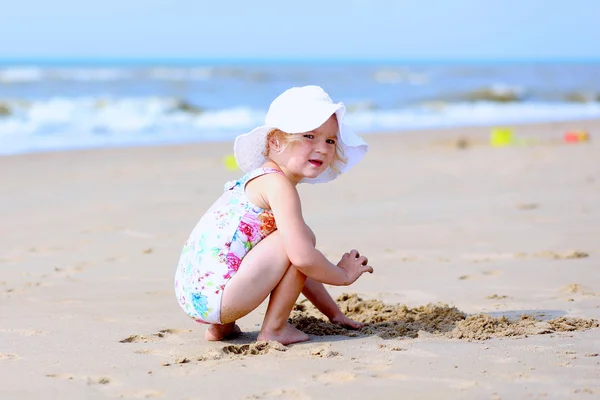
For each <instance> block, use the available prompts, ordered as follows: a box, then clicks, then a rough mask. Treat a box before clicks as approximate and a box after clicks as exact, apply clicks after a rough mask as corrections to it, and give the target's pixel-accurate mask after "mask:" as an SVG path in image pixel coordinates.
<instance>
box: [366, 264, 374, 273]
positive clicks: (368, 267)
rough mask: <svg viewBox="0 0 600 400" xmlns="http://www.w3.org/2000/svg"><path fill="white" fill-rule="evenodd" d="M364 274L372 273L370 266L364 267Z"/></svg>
mask: <svg viewBox="0 0 600 400" xmlns="http://www.w3.org/2000/svg"><path fill="white" fill-rule="evenodd" d="M365 272H368V273H370V274H372V273H373V267H371V266H370V265H365Z"/></svg>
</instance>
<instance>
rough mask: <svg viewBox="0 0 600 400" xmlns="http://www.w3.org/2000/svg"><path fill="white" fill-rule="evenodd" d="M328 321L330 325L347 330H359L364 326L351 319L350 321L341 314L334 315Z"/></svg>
mask: <svg viewBox="0 0 600 400" xmlns="http://www.w3.org/2000/svg"><path fill="white" fill-rule="evenodd" d="M329 321H331V323H332V324H335V325H339V326H342V327H344V328H348V329H360V328H362V327H363V326H365V324H363V323H361V322H358V321H355V320H353V319H350V318H348V317H346V316H345V315H344V314H342V313H340V314H339V315H336V316H335V317H333V318H330V319H329Z"/></svg>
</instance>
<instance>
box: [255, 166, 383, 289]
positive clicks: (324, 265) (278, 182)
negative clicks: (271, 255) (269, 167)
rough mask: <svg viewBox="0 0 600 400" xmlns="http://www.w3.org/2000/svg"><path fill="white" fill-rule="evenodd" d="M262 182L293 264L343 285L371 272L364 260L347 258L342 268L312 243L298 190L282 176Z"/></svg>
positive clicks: (320, 278) (331, 283)
mask: <svg viewBox="0 0 600 400" xmlns="http://www.w3.org/2000/svg"><path fill="white" fill-rule="evenodd" d="M263 182H264V186H263V187H262V192H263V194H264V196H265V200H266V201H267V202H268V204H269V206H270V208H271V210H272V211H273V215H274V216H275V221H276V222H277V229H278V231H279V234H280V235H281V237H282V240H283V244H284V247H285V249H286V252H287V254H288V257H289V259H290V262H291V263H292V264H293V265H294V266H295V267H296V268H298V269H299V270H300V272H302V273H303V274H305V275H306V276H308V277H310V278H313V279H314V280H316V281H319V282H322V283H327V284H330V285H336V286H343V285H349V284H351V283H352V282H354V281H355V280H356V279H358V277H359V276H360V275H362V273H364V272H367V271H369V272H371V271H372V268H371V267H369V266H366V261H367V260H366V258H364V257H359V258H356V259H350V257H345V258H344V259H343V261H344V264H343V265H340V266H338V265H335V264H333V263H331V262H330V261H329V260H327V258H326V257H325V256H324V255H323V253H321V252H320V251H319V250H317V249H316V248H315V246H314V244H313V241H312V237H311V232H310V228H308V226H307V225H306V223H305V221H304V218H303V217H302V209H301V204H300V197H299V196H298V192H297V190H296V188H295V187H294V186H293V185H292V184H291V183H290V182H289V181H288V179H287V178H285V177H283V176H281V175H279V174H269V175H266V176H265V177H264V180H263ZM341 263H342V262H340V264H341ZM363 263H364V264H365V265H362V264H363Z"/></svg>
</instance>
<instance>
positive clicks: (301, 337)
mask: <svg viewBox="0 0 600 400" xmlns="http://www.w3.org/2000/svg"><path fill="white" fill-rule="evenodd" d="M258 340H274V341H276V342H279V343H281V344H283V345H288V344H292V343H299V342H306V341H307V340H310V337H309V336H308V335H307V334H306V333H304V332H302V331H299V330H298V329H296V328H295V327H294V326H293V325H292V324H290V323H289V322H286V324H285V325H284V326H283V328H281V329H278V330H268V329H265V328H264V327H263V329H261V330H260V333H259V334H258Z"/></svg>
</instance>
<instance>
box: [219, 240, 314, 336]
mask: <svg viewBox="0 0 600 400" xmlns="http://www.w3.org/2000/svg"><path fill="white" fill-rule="evenodd" d="M305 279H306V276H305V275H304V274H301V273H300V272H299V271H298V270H297V269H296V268H295V267H293V266H291V265H290V261H289V259H288V257H287V253H286V251H285V248H284V246H283V243H282V241H281V237H280V235H279V232H277V231H275V232H273V233H272V234H270V235H269V236H267V237H266V238H265V239H263V240H261V241H260V243H258V244H257V245H256V246H255V247H254V248H253V249H252V250H251V251H250V252H249V253H248V254H247V255H246V256H245V257H244V259H243V260H242V263H241V265H240V268H239V270H238V271H237V272H236V274H235V275H234V276H233V277H232V278H231V280H230V281H229V282H228V283H227V286H226V287H225V290H224V291H223V298H222V300H221V321H222V322H223V325H222V326H227V325H229V324H233V323H235V321H236V320H237V319H239V318H241V317H243V316H244V315H246V314H248V313H249V312H250V311H252V310H254V309H255V308H256V307H258V306H259V305H260V304H261V303H262V302H263V301H264V300H265V299H266V298H267V296H268V295H269V294H270V293H271V292H273V293H271V299H270V301H269V306H268V308H267V313H266V315H265V320H264V323H263V327H262V330H261V334H260V335H259V339H263V340H264V339H269V340H277V341H280V342H281V343H283V344H289V343H295V342H298V341H303V340H307V339H308V336H307V335H306V334H304V333H302V332H300V331H298V330H297V329H296V328H294V327H293V326H291V325H289V326H288V324H287V318H288V317H289V314H290V312H291V310H292V307H293V306H294V303H295V302H296V300H297V298H298V296H299V295H300V291H301V290H302V287H303V285H304V280H305ZM286 310H287V311H286Z"/></svg>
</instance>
